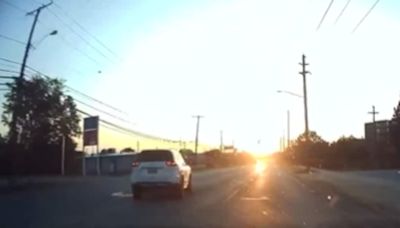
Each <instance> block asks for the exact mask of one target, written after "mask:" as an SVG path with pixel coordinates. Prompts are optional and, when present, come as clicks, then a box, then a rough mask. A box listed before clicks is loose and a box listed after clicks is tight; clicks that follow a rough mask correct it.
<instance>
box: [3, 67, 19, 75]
mask: <svg viewBox="0 0 400 228" xmlns="http://www.w3.org/2000/svg"><path fill="white" fill-rule="evenodd" d="M0 72H6V73H14V74H18V73H19V71H15V70H8V69H1V68H0Z"/></svg>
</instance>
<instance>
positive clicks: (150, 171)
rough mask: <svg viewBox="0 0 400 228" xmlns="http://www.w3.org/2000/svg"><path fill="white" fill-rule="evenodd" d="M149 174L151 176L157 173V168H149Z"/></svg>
mask: <svg viewBox="0 0 400 228" xmlns="http://www.w3.org/2000/svg"><path fill="white" fill-rule="evenodd" d="M147 173H150V174H154V173H157V168H148V169H147Z"/></svg>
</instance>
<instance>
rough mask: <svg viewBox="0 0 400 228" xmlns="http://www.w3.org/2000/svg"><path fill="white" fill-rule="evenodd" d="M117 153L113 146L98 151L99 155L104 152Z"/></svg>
mask: <svg viewBox="0 0 400 228" xmlns="http://www.w3.org/2000/svg"><path fill="white" fill-rule="evenodd" d="M115 153H117V150H116V149H115V148H108V149H102V150H101V151H100V154H101V155H105V154H115Z"/></svg>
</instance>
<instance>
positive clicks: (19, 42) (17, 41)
mask: <svg viewBox="0 0 400 228" xmlns="http://www.w3.org/2000/svg"><path fill="white" fill-rule="evenodd" d="M0 37H1V38H3V39H5V40H9V41H14V42H15V43H18V44H21V45H26V43H24V42H22V41H20V40H17V39H14V38H12V37H9V36H5V35H2V34H0Z"/></svg>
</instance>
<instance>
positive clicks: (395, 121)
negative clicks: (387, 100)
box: [390, 101, 400, 155]
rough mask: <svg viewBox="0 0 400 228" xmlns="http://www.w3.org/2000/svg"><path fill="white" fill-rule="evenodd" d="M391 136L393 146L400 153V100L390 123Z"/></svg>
mask: <svg viewBox="0 0 400 228" xmlns="http://www.w3.org/2000/svg"><path fill="white" fill-rule="evenodd" d="M390 138H391V142H392V144H393V146H394V147H395V148H396V151H397V153H398V155H400V101H399V103H398V104H397V107H396V108H394V113H393V117H392V121H391V123H390Z"/></svg>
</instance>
